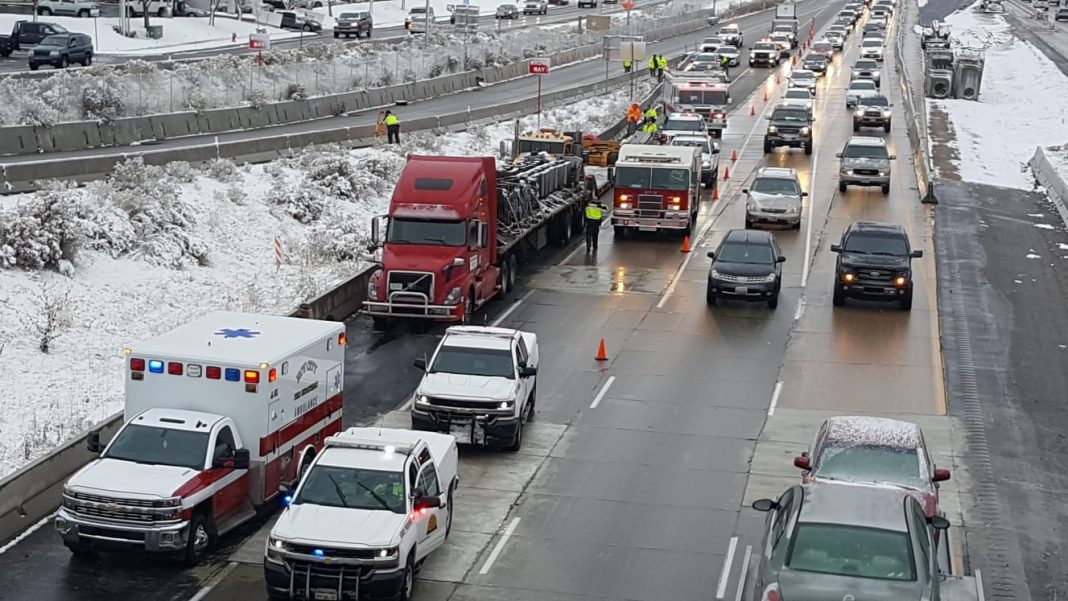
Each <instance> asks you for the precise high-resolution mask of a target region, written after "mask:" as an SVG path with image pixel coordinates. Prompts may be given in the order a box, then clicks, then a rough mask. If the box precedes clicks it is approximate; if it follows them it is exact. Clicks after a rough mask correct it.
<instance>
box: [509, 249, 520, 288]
mask: <svg viewBox="0 0 1068 601" xmlns="http://www.w3.org/2000/svg"><path fill="white" fill-rule="evenodd" d="M517 263H518V262H517V261H516V260H515V255H509V256H508V267H509V269H508V289H509V290H515V273H516V268H517V267H518V265H517Z"/></svg>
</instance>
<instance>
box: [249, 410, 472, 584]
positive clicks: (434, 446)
mask: <svg viewBox="0 0 1068 601" xmlns="http://www.w3.org/2000/svg"><path fill="white" fill-rule="evenodd" d="M458 463H459V459H458V453H457V449H456V439H454V438H453V437H452V436H449V435H448V434H436V433H432V432H413V431H411V430H398V429H392V428H349V429H347V430H345V431H344V432H341V433H340V434H337V435H334V436H331V437H329V438H327V439H326V444H325V448H324V449H323V451H322V452H321V453H319V455H318V456H317V457H316V458H315V461H314V462H312V464H311V466H310V467H309V469H308V471H307V474H306V475H305V476H304V478H302V479H301V481H300V485H299V486H298V487H297V489H296V490H294V491H292V492H289V491H286V496H285V499H284V502H285V509H284V510H283V511H282V514H281V515H280V516H278V521H277V522H276V523H275V525H274V527H273V528H271V533H270V535H269V536H268V538H267V545H266V549H265V550H264V558H263V572H264V579H265V580H266V583H267V596H268V597H269V598H271V599H322V600H327V601H341V600H355V599H361V598H371V599H396V600H399V601H408V600H409V599H411V595H412V587H413V585H414V581H415V571H416V570H417V569H418V568H419V566H420V565H421V564H422V563H423V562H424V561H425V560H426V558H427V557H428V556H429V555H430V554H431V553H433V552H434V551H435V550H436V549H437V548H439V547H441V545H442V544H444V542H445V539H446V538H448V536H449V532H450V531H451V530H452V517H453V493H454V492H455V491H456V486H457V485H458V484H459V477H458V476H457V469H458V467H459V466H458Z"/></svg>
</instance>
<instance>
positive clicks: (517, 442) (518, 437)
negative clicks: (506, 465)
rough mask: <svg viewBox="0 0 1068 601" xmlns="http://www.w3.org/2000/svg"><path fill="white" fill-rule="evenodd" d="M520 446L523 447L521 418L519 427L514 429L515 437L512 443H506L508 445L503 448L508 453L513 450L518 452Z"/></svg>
mask: <svg viewBox="0 0 1068 601" xmlns="http://www.w3.org/2000/svg"><path fill="white" fill-rule="evenodd" d="M521 448H523V420H522V419H520V420H519V427H517V428H516V429H515V439H514V440H513V441H512V444H510V445H508V447H506V448H505V450H506V451H508V452H509V453H515V452H518V451H519V449H521Z"/></svg>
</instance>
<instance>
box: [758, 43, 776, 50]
mask: <svg viewBox="0 0 1068 601" xmlns="http://www.w3.org/2000/svg"><path fill="white" fill-rule="evenodd" d="M753 50H775V44H768V43H767V42H762V43H760V44H753Z"/></svg>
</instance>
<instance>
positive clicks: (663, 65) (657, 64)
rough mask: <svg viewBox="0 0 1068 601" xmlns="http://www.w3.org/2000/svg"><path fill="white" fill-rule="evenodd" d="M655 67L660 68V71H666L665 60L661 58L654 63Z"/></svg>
mask: <svg viewBox="0 0 1068 601" xmlns="http://www.w3.org/2000/svg"><path fill="white" fill-rule="evenodd" d="M656 66H658V67H660V68H661V69H667V59H666V58H664V57H662V56H661V57H660V58H659V59H658V60H657V61H656Z"/></svg>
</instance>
